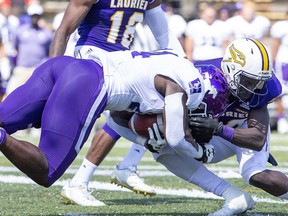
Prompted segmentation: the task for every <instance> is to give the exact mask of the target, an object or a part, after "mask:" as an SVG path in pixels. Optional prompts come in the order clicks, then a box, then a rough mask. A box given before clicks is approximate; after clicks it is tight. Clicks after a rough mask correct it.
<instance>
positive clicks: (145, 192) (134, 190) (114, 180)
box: [110, 175, 156, 196]
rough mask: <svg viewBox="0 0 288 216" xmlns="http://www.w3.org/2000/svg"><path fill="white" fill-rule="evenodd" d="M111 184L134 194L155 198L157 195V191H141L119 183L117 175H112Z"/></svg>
mask: <svg viewBox="0 0 288 216" xmlns="http://www.w3.org/2000/svg"><path fill="white" fill-rule="evenodd" d="M110 182H111V183H112V184H115V185H117V186H119V187H122V188H127V189H129V190H131V191H133V192H135V193H136V194H143V195H144V196H155V195H156V192H155V191H152V190H150V191H147V190H140V189H137V188H134V187H131V186H129V185H128V184H125V183H121V182H119V181H118V179H117V177H116V176H115V175H112V176H111V178H110Z"/></svg>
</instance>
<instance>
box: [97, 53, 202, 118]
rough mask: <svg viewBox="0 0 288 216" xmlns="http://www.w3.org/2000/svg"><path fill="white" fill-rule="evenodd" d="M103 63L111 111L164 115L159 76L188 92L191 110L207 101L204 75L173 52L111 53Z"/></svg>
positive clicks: (188, 105) (108, 107) (188, 106)
mask: <svg viewBox="0 0 288 216" xmlns="http://www.w3.org/2000/svg"><path fill="white" fill-rule="evenodd" d="M96 61H97V60H96ZM101 62H102V64H103V67H104V77H105V86H106V88H107V93H108V103H107V106H106V108H105V109H107V110H117V111H121V110H128V111H133V112H141V113H162V112H163V109H164V96H163V95H161V94H159V92H157V91H156V89H155V85H154V77H155V76H156V75H157V74H159V75H163V76H166V77H169V78H171V79H172V80H174V81H175V82H176V83H178V84H179V85H180V86H181V87H182V89H183V90H185V92H186V93H187V96H188V100H187V104H186V105H187V108H189V109H196V108H197V107H198V105H199V104H200V102H201V101H202V99H203V97H204V93H205V89H204V82H203V78H202V75H201V74H200V73H199V71H198V70H197V69H196V68H195V67H194V65H193V64H192V63H191V62H189V61H188V60H186V59H184V58H181V57H178V56H176V54H175V53H172V52H170V51H167V50H166V51H165V50H159V51H157V52H153V53H151V52H150V53H148V52H137V51H118V52H110V53H106V58H102V59H101Z"/></svg>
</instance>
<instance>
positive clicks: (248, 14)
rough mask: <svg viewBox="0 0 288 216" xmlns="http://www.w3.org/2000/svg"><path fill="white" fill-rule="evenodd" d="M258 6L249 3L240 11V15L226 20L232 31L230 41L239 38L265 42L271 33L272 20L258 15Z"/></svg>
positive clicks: (228, 27)
mask: <svg viewBox="0 0 288 216" xmlns="http://www.w3.org/2000/svg"><path fill="white" fill-rule="evenodd" d="M255 12H256V4H255V3H254V2H252V1H247V2H245V3H244V4H243V7H242V8H241V9H240V11H239V15H236V16H233V17H231V18H229V19H227V20H226V23H227V25H228V26H227V29H228V30H229V31H230V33H229V35H230V37H231V38H230V40H231V41H232V40H234V39H239V38H245V37H249V38H255V39H257V40H260V41H263V40H264V37H265V36H266V35H267V33H268V32H269V28H270V20H269V19H268V18H266V17H264V16H261V15H256V14H255Z"/></svg>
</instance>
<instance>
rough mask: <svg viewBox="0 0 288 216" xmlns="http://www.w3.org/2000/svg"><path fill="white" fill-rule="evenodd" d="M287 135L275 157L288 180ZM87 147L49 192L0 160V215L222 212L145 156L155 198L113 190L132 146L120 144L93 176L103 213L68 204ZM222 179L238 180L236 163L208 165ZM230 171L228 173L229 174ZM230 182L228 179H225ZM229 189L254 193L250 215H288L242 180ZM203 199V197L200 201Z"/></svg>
mask: <svg viewBox="0 0 288 216" xmlns="http://www.w3.org/2000/svg"><path fill="white" fill-rule="evenodd" d="M16 136H17V137H18V138H21V139H24V140H29V141H32V142H34V143H37V140H38V139H39V138H38V137H34V138H33V137H32V136H31V135H25V134H24V135H23V134H22V135H16ZM287 137H288V136H287V135H286V136H285V135H279V134H274V133H273V134H272V137H271V142H272V144H271V152H272V154H273V155H274V157H275V158H276V159H277V161H278V163H279V165H278V167H272V166H270V165H268V167H269V168H271V169H274V168H276V169H279V170H281V171H283V172H284V173H285V174H286V175H287V174H288V168H287V165H288V162H287V152H288V146H287V141H286V140H287ZM90 141H91V140H89V141H88V142H87V144H85V146H84V148H83V149H82V150H81V152H80V155H79V156H78V157H77V159H76V160H75V161H74V162H73V164H72V165H71V167H70V168H69V169H68V171H67V172H66V173H65V174H64V176H63V177H61V178H60V179H59V181H57V182H56V183H55V185H54V186H52V187H50V188H43V187H41V186H38V185H36V184H34V183H32V182H31V181H29V180H28V178H27V177H26V176H25V175H24V174H22V173H20V172H19V171H17V169H16V168H14V166H13V165H12V164H11V163H10V162H9V161H8V160H7V159H6V158H5V157H4V156H3V155H2V154H1V155H0V215H21V216H22V215H66V216H68V215H73V216H77V215H82V216H84V215H124V216H125V215H192V216H193V215H207V214H209V213H211V212H214V211H216V210H217V209H219V208H220V207H221V206H222V205H223V203H224V201H223V200H222V199H219V198H217V197H216V198H215V197H211V196H210V195H209V194H206V193H204V192H203V191H202V190H201V189H200V188H198V187H197V186H195V185H191V184H188V183H187V182H185V181H183V180H181V179H179V178H177V177H175V176H173V175H171V174H170V173H169V172H168V171H167V170H166V169H165V168H164V167H163V166H162V165H160V164H158V163H156V162H154V161H153V159H152V156H151V154H150V153H149V152H147V153H146V154H145V156H144V158H143V160H142V161H141V163H140V165H139V167H138V168H139V170H140V173H141V174H143V175H142V176H143V177H144V178H145V182H146V183H147V184H151V185H153V186H154V187H155V188H156V189H157V192H158V191H159V194H157V195H156V196H154V197H144V196H142V195H139V194H135V193H132V192H130V191H128V190H124V189H121V188H119V187H116V186H114V185H110V184H109V177H110V174H111V172H112V170H113V169H114V166H115V164H117V162H119V161H120V160H121V159H122V158H123V156H124V155H125V154H126V152H127V150H128V147H129V143H128V142H127V141H126V140H124V139H121V140H120V142H119V143H118V144H117V145H116V146H115V147H114V149H113V150H112V151H111V153H110V154H109V155H108V157H107V158H106V160H105V161H104V162H103V164H102V166H101V167H100V168H99V170H97V172H95V174H94V176H93V178H92V182H91V184H90V185H91V188H92V189H95V191H94V192H93V193H92V194H93V195H94V196H96V197H97V198H98V199H99V200H101V201H103V202H104V203H106V206H104V207H80V206H76V205H71V204H66V203H65V202H64V201H63V200H62V199H61V198H60V195H59V194H60V190H61V188H62V185H64V184H65V182H66V181H67V180H68V179H69V178H71V177H72V176H73V173H75V171H76V170H77V167H78V166H79V165H80V163H81V162H82V159H83V157H84V156H85V154H86V152H87V150H88V147H89V143H90ZM208 168H209V169H211V170H214V171H215V172H216V173H217V174H218V175H220V176H224V177H225V176H226V174H227V173H228V174H229V173H230V174H231V172H232V173H234V174H233V175H234V176H235V174H237V164H236V161H235V158H231V159H229V160H227V161H225V162H223V163H220V164H217V165H209V166H208ZM228 171H229V172H228ZM225 178H226V177H225ZM226 180H227V181H229V182H230V183H231V184H233V185H234V186H236V187H239V188H241V189H243V190H245V191H247V192H250V193H251V194H252V195H253V197H255V198H256V201H257V203H256V206H255V208H254V209H253V210H250V211H249V212H248V214H247V215H254V216H261V215H267V216H268V215H269V216H272V215H288V207H287V206H288V205H287V204H288V202H284V203H281V202H282V200H280V199H277V198H274V197H273V196H270V195H269V194H267V193H265V192H263V191H261V190H260V189H257V188H255V187H252V186H249V185H247V184H246V183H245V182H244V181H243V180H242V179H241V178H239V176H238V177H237V175H236V176H235V177H233V176H232V177H231V176H230V177H229V178H228V177H227V179H226ZM198 193H199V196H198V195H197V194H198Z"/></svg>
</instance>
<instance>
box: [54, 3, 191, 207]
mask: <svg viewBox="0 0 288 216" xmlns="http://www.w3.org/2000/svg"><path fill="white" fill-rule="evenodd" d="M143 20H145V23H146V24H147V25H148V26H149V28H150V29H151V31H152V33H153V35H154V37H155V39H156V41H157V42H158V44H159V46H160V48H168V47H169V48H173V49H175V50H177V51H178V54H179V56H183V57H185V53H184V51H183V49H182V46H181V44H180V42H179V41H178V39H177V37H176V36H175V35H174V34H173V33H172V32H171V31H170V30H169V28H168V24H167V21H166V19H165V14H164V12H163V11H162V9H161V0H128V1H114V0H96V1H95V0H81V1H80V0H71V1H70V2H69V4H68V6H67V9H66V11H65V14H64V18H63V20H62V22H61V24H60V26H59V28H58V29H57V30H56V32H55V37H54V39H53V41H52V44H51V48H50V56H51V57H54V56H58V55H63V54H64V52H65V48H66V45H67V41H68V39H69V36H70V35H71V34H72V32H74V31H75V30H76V28H78V33H79V35H80V38H79V39H78V41H77V44H76V47H75V57H77V58H83V59H87V58H89V56H90V54H91V53H93V54H94V55H101V53H104V55H105V52H111V51H118V50H128V49H129V48H130V44H131V42H132V40H133V36H134V32H135V26H136V24H137V23H139V22H142V21H143ZM119 138H120V136H119V135H118V134H117V133H115V131H113V130H112V129H111V128H109V127H108V126H107V124H105V125H104V126H103V127H102V128H101V130H99V131H98V132H97V133H96V134H95V136H94V138H93V141H92V144H91V147H90V149H89V151H88V153H87V155H86V157H85V158H84V160H83V162H82V164H81V166H80V167H79V170H78V171H77V173H76V174H75V175H74V177H73V178H72V179H71V181H70V182H69V183H68V184H66V185H65V186H64V187H63V189H62V191H61V195H62V197H64V198H65V199H67V200H70V202H72V203H76V204H78V205H83V206H97V205H98V204H99V202H98V200H96V199H95V198H94V197H93V196H92V195H91V194H90V192H89V189H88V183H89V181H90V179H91V177H92V175H93V173H94V171H95V170H96V169H97V167H98V165H99V164H100V163H101V161H102V158H99V157H98V155H102V152H100V153H99V151H105V152H106V154H108V152H109V151H110V149H111V148H112V147H113V145H114V143H115V142H116V141H117V140H118V139H119ZM108 144H109V146H108ZM99 146H107V147H106V148H102V147H101V148H100V147H99ZM144 153H145V149H144V148H142V147H141V146H139V145H137V144H133V145H132V146H131V148H130V150H129V151H128V153H127V156H126V157H125V158H124V160H123V161H121V163H119V164H118V165H117V166H116V168H115V170H116V171H118V172H117V173H122V175H121V176H120V177H121V178H120V177H119V182H115V183H117V184H122V185H123V184H125V185H126V187H127V188H131V189H132V190H134V191H137V192H138V193H144V194H151V195H154V194H155V190H154V189H153V188H152V187H150V186H149V185H147V184H145V183H144V181H143V179H142V178H140V177H139V174H138V172H136V171H137V165H138V163H139V162H140V160H141V158H142V156H143V155H144ZM136 155H137V156H136ZM131 167H132V168H133V169H130V168H131ZM120 171H121V172H120ZM130 178H131V179H133V180H130Z"/></svg>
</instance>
